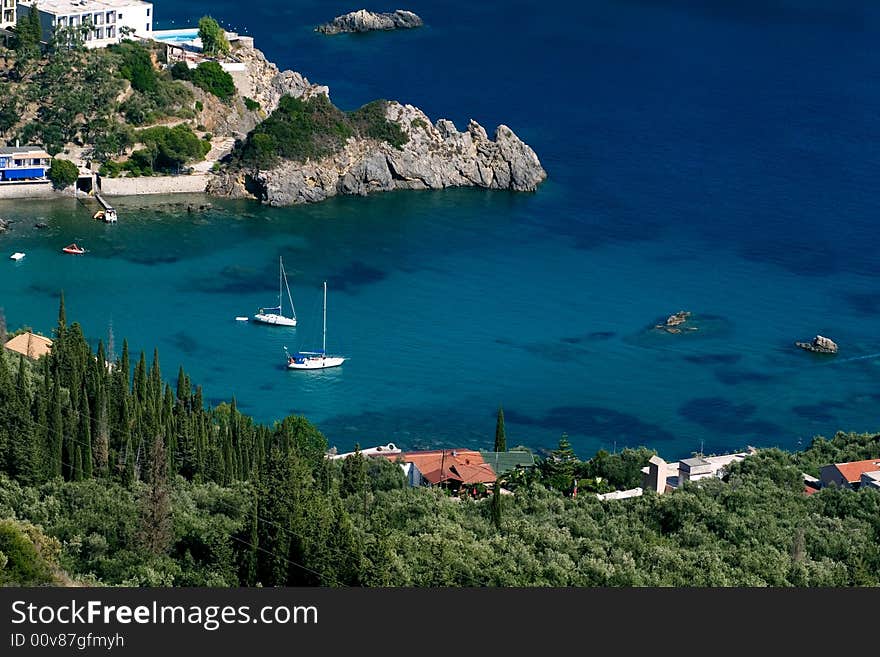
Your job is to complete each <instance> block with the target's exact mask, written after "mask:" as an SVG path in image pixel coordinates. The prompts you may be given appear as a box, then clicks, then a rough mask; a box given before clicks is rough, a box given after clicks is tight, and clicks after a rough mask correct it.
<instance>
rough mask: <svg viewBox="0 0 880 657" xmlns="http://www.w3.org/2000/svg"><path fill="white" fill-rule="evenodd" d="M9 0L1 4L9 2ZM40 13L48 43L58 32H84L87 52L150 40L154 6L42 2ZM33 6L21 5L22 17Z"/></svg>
mask: <svg viewBox="0 0 880 657" xmlns="http://www.w3.org/2000/svg"><path fill="white" fill-rule="evenodd" d="M5 1H6V0H0V2H5ZM36 5H37V10H38V11H39V12H40V23H41V24H42V26H43V40H44V41H48V40H49V39H50V38H51V36H52V33H53V32H54V31H55V29H56V28H83V27H84V26H85V27H89V28H91V29H88V30H87V31H85V34H84V39H85V45H86V47H87V48H102V47H104V46H109V45H110V44H112V43H119V42H120V41H121V40H122V39H123V38H124V37H125V36H126V35H131V36H138V37H143V38H150V36H151V35H152V33H153V3H151V2H143V1H142V0H39V1H38V2H37V3H36ZM32 6H33V3H29V2H19V3H18V14H19V15H20V16H26V15H28V13H29V12H30V11H31V7H32Z"/></svg>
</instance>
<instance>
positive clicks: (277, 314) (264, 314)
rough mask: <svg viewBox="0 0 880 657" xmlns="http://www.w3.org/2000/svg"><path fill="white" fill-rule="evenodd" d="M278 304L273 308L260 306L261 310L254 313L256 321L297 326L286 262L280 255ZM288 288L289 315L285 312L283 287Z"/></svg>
mask: <svg viewBox="0 0 880 657" xmlns="http://www.w3.org/2000/svg"><path fill="white" fill-rule="evenodd" d="M278 269H279V271H278V305H277V306H275V307H273V308H260V311H259V312H258V313H257V314H256V315H254V321H255V322H261V323H263V324H273V325H275V326H296V311H295V310H294V308H293V297H291V296H290V286H289V285H288V284H287V273H285V271H284V262H283V261H282V260H281V257H280V256H279V257H278ZM285 288H286V289H287V300H288V301H289V302H290V314H291V317H288V316H286V315H285V314H284V305H283V297H282V296H281V292H282V289H285Z"/></svg>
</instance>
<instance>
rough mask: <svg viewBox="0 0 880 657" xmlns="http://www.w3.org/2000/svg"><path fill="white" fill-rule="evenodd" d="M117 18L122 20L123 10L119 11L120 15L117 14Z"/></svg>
mask: <svg viewBox="0 0 880 657" xmlns="http://www.w3.org/2000/svg"><path fill="white" fill-rule="evenodd" d="M117 18H119V20H122V12H121V11H120V12H119V16H117Z"/></svg>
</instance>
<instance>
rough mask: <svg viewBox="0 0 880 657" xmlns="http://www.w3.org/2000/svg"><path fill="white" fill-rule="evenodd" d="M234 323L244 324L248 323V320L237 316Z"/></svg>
mask: <svg viewBox="0 0 880 657" xmlns="http://www.w3.org/2000/svg"><path fill="white" fill-rule="evenodd" d="M235 321H236V322H246V321H248V318H247V317H242V316H241V315H239V316H238V317H236V318H235Z"/></svg>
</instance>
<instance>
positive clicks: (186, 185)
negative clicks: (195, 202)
mask: <svg viewBox="0 0 880 657" xmlns="http://www.w3.org/2000/svg"><path fill="white" fill-rule="evenodd" d="M208 178H209V176H208V174H205V173H194V174H192V175H189V176H149V177H144V178H101V179H100V193H101V194H103V195H104V196H139V195H141V194H181V193H199V192H204V191H205V187H207V185H208Z"/></svg>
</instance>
